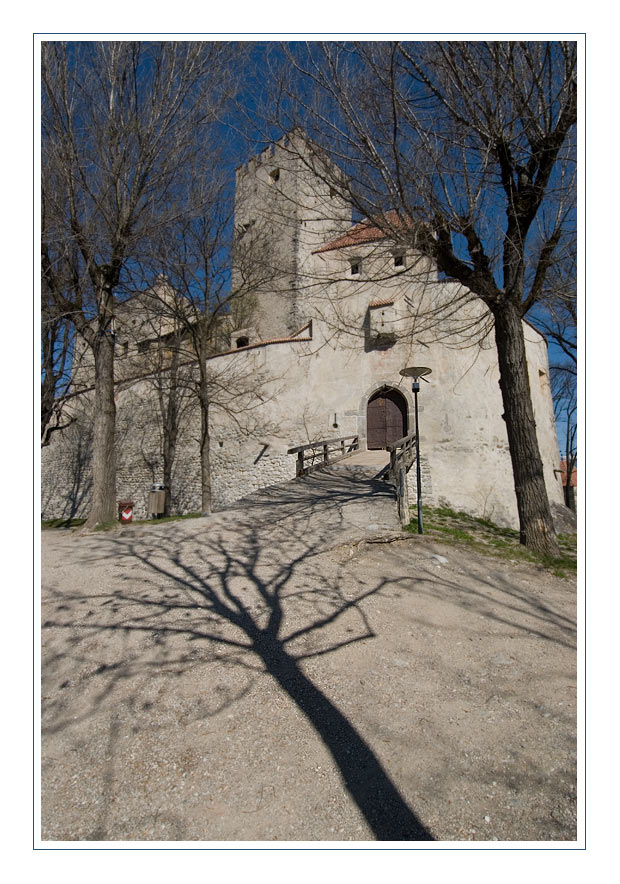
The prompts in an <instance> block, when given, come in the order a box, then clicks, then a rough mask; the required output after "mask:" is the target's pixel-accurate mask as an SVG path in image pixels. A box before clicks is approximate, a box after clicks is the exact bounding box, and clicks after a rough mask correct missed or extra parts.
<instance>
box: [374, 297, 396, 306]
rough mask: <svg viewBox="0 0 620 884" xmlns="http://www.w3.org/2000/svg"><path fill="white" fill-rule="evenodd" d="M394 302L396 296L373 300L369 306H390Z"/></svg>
mask: <svg viewBox="0 0 620 884" xmlns="http://www.w3.org/2000/svg"><path fill="white" fill-rule="evenodd" d="M393 303H394V298H384V299H383V300H382V301H371V302H370V304H369V305H368V306H369V307H388V306H389V305H390V304H393Z"/></svg>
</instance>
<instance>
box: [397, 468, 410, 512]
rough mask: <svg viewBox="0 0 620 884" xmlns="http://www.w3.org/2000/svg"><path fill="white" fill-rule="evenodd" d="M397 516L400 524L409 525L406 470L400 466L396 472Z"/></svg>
mask: <svg viewBox="0 0 620 884" xmlns="http://www.w3.org/2000/svg"><path fill="white" fill-rule="evenodd" d="M398 473H399V475H398V515H399V516H400V524H401V525H403V526H404V525H408V524H409V493H408V490H407V470H406V468H405V467H404V466H402V465H401V468H400V470H399V471H398Z"/></svg>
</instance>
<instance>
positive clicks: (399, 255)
mask: <svg viewBox="0 0 620 884" xmlns="http://www.w3.org/2000/svg"><path fill="white" fill-rule="evenodd" d="M404 266H405V255H404V254H403V252H396V254H395V255H394V267H404Z"/></svg>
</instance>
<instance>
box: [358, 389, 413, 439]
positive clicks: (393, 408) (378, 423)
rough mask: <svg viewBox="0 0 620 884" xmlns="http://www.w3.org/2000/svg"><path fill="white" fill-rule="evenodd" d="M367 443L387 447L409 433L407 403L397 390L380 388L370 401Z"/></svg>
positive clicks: (367, 416)
mask: <svg viewBox="0 0 620 884" xmlns="http://www.w3.org/2000/svg"><path fill="white" fill-rule="evenodd" d="M366 434H367V445H368V448H370V449H376V448H386V447H387V446H388V445H391V444H392V442H396V441H397V440H398V439H402V438H403V436H406V435H407V403H406V401H405V399H404V397H403V396H401V394H400V393H398V392H397V391H396V390H380V391H379V392H378V393H375V395H374V396H373V397H372V399H371V400H370V401H369V402H368V411H367V415H366Z"/></svg>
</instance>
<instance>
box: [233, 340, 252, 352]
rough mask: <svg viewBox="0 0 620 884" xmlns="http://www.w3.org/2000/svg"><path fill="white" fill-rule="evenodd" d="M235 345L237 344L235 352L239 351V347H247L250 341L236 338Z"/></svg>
mask: <svg viewBox="0 0 620 884" xmlns="http://www.w3.org/2000/svg"><path fill="white" fill-rule="evenodd" d="M235 343H236V344H237V350H239V349H240V348H241V347H249V346H250V339H249V338H246V337H241V338H237V340H236V342H235Z"/></svg>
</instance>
